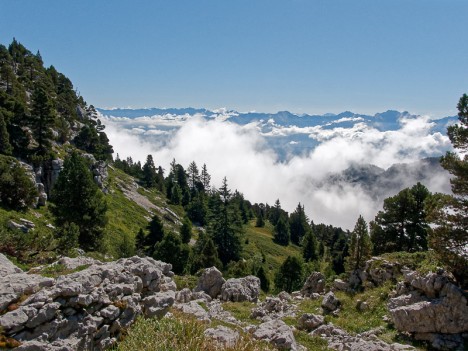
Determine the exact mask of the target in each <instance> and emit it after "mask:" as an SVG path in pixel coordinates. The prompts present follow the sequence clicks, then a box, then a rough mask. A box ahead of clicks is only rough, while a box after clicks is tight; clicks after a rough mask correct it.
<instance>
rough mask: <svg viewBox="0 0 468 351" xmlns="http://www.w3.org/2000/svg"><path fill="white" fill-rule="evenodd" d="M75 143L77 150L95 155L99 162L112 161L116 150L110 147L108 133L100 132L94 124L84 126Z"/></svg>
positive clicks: (74, 140)
mask: <svg viewBox="0 0 468 351" xmlns="http://www.w3.org/2000/svg"><path fill="white" fill-rule="evenodd" d="M73 143H74V144H75V146H76V147H77V148H79V149H81V150H84V151H86V152H89V153H90V154H93V155H94V157H96V159H97V160H100V161H108V160H111V159H112V153H113V152H114V150H113V149H112V146H111V145H109V139H108V138H107V135H106V133H104V132H102V131H101V132H98V130H97V129H96V126H95V125H93V124H90V125H85V126H83V128H81V130H80V133H79V134H78V135H77V136H76V137H75V139H73Z"/></svg>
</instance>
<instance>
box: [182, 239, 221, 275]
mask: <svg viewBox="0 0 468 351" xmlns="http://www.w3.org/2000/svg"><path fill="white" fill-rule="evenodd" d="M191 261H192V262H191V269H190V270H191V272H192V273H196V272H197V271H198V270H200V269H202V268H208V267H213V266H215V267H218V268H222V263H221V261H220V260H219V258H218V250H217V248H216V246H215V244H214V242H213V239H212V238H211V237H210V236H208V235H206V234H204V233H203V232H200V233H199V235H198V240H197V242H196V243H195V246H194V247H193V250H192V259H191Z"/></svg>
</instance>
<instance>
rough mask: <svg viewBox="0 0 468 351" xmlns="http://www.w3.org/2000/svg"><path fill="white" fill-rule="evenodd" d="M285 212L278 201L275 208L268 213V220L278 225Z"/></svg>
mask: <svg viewBox="0 0 468 351" xmlns="http://www.w3.org/2000/svg"><path fill="white" fill-rule="evenodd" d="M283 212H284V211H283V210H282V209H281V203H280V200H279V199H277V200H276V201H275V206H274V207H272V208H270V209H269V211H268V220H269V221H270V223H271V224H273V225H276V223H277V222H278V220H279V219H280V216H281V213H283Z"/></svg>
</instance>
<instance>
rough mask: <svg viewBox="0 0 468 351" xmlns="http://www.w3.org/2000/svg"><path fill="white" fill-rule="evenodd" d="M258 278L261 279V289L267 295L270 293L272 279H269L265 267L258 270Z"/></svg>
mask: <svg viewBox="0 0 468 351" xmlns="http://www.w3.org/2000/svg"><path fill="white" fill-rule="evenodd" d="M257 277H258V279H260V288H261V289H262V290H263V292H265V293H267V292H268V291H270V279H268V277H267V275H266V272H265V269H264V268H263V266H261V267H260V269H259V270H258V272H257Z"/></svg>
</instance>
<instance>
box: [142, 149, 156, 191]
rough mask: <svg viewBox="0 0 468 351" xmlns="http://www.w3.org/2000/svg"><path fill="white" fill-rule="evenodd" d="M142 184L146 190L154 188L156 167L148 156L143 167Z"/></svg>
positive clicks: (151, 157)
mask: <svg viewBox="0 0 468 351" xmlns="http://www.w3.org/2000/svg"><path fill="white" fill-rule="evenodd" d="M142 181H143V184H144V186H145V187H147V188H152V187H154V186H156V181H157V172H156V166H155V165H154V161H153V156H151V155H148V156H147V157H146V162H145V164H144V165H143V179H142Z"/></svg>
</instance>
